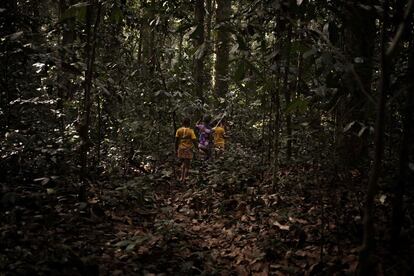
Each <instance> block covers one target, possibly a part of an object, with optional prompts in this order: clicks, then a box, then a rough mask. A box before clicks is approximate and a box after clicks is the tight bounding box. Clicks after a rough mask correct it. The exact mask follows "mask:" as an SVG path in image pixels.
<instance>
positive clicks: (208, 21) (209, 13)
mask: <svg viewBox="0 0 414 276" xmlns="http://www.w3.org/2000/svg"><path fill="white" fill-rule="evenodd" d="M205 3H206V5H205V6H206V18H205V39H204V41H205V42H204V43H205V44H206V47H205V57H207V59H206V60H205V70H204V72H205V79H204V80H205V87H207V89H206V90H210V89H211V74H212V63H211V58H210V57H211V54H212V51H213V46H212V40H211V25H212V20H213V12H214V9H213V7H214V5H215V1H213V0H205Z"/></svg>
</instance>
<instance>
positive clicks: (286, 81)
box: [283, 24, 292, 162]
mask: <svg viewBox="0 0 414 276" xmlns="http://www.w3.org/2000/svg"><path fill="white" fill-rule="evenodd" d="M291 37H292V25H291V24H289V27H288V33H287V44H286V48H287V53H286V63H285V72H284V73H285V75H284V80H283V92H284V96H285V102H286V106H289V104H290V102H291V95H290V91H289V89H290V87H289V70H290V48H291V41H290V40H291ZM285 116H286V134H287V142H286V159H287V161H288V162H289V161H290V159H291V157H292V115H291V114H290V113H286V115H285Z"/></svg>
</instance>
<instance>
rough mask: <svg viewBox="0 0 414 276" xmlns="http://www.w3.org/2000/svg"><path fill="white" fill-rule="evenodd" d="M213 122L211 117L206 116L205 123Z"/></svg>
mask: <svg viewBox="0 0 414 276" xmlns="http://www.w3.org/2000/svg"><path fill="white" fill-rule="evenodd" d="M210 121H211V117H210V116H209V115H204V117H203V122H204V123H206V124H209V123H210Z"/></svg>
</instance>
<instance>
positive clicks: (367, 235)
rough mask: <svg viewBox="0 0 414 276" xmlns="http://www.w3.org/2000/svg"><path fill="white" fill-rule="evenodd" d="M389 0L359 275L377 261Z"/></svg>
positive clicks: (372, 269) (369, 270)
mask: <svg viewBox="0 0 414 276" xmlns="http://www.w3.org/2000/svg"><path fill="white" fill-rule="evenodd" d="M388 5H389V3H388V1H385V3H384V19H383V23H382V34H381V36H382V39H381V63H380V65H381V67H380V68H381V77H380V82H379V85H378V92H379V100H378V106H377V118H376V122H375V138H374V145H375V151H374V164H373V166H372V168H371V172H370V177H369V181H368V191H367V196H366V200H365V209H364V221H363V226H364V237H363V243H362V248H361V251H360V254H359V264H358V275H361V276H363V275H374V273H375V263H374V262H373V260H372V253H373V249H374V237H375V231H374V230H375V229H374V199H375V194H376V191H377V187H378V180H379V177H380V173H381V166H382V157H383V154H384V137H385V112H386V110H385V107H386V92H387V90H388V87H389V70H390V68H389V66H390V64H389V59H388V57H387V55H386V45H387V34H386V31H387V28H388V24H389V18H388V11H389V10H388Z"/></svg>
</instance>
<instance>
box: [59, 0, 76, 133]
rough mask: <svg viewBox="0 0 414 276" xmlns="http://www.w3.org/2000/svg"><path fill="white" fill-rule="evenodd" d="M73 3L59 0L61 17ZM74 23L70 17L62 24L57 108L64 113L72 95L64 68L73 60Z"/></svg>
mask: <svg viewBox="0 0 414 276" xmlns="http://www.w3.org/2000/svg"><path fill="white" fill-rule="evenodd" d="M71 5H73V1H72V0H69V1H67V0H60V1H59V18H61V20H62V17H63V14H64V13H65V11H66V10H67V9H68V8H69V7H70V6H71ZM72 24H74V22H73V19H71V18H68V19H65V20H64V21H63V24H62V31H61V34H62V36H61V37H62V39H61V40H60V49H59V58H60V62H59V63H58V67H59V68H58V72H57V74H58V76H57V93H58V99H57V110H59V111H60V113H64V110H63V106H64V102H65V101H66V99H67V97H68V95H72V94H73V93H72V90H73V86H72V83H71V81H70V79H69V75H68V73H67V72H66V71H65V69H64V64H65V63H67V64H69V63H70V62H71V55H70V54H68V52H67V50H68V47H70V48H72V47H71V45H72V43H73V41H74V32H73V30H72V28H73V27H74V26H72ZM64 118H65V117H64V116H60V118H59V126H60V132H61V135H62V137H64V128H65V119H64Z"/></svg>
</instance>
